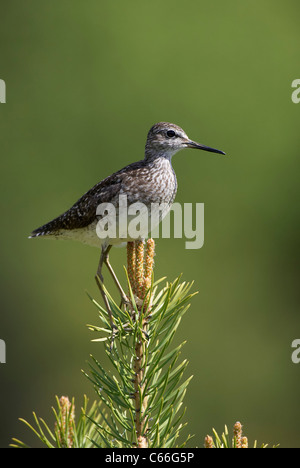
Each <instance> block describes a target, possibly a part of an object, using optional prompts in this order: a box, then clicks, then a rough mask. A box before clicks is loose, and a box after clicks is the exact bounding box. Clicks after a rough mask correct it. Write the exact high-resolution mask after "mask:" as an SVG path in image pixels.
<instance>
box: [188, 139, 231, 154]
mask: <svg viewBox="0 0 300 468" xmlns="http://www.w3.org/2000/svg"><path fill="white" fill-rule="evenodd" d="M186 148H194V149H200V150H204V151H210V152H211V153H218V154H226V153H224V151H221V150H217V149H214V148H210V147H209V146H205V145H200V144H199V143H196V142H195V141H192V140H188V141H187V142H186Z"/></svg>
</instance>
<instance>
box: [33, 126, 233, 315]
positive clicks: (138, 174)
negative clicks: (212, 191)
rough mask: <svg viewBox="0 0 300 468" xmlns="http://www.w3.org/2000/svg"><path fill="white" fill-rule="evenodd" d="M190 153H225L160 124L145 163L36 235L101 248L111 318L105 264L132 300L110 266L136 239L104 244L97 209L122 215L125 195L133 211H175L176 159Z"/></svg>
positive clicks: (122, 172)
mask: <svg viewBox="0 0 300 468" xmlns="http://www.w3.org/2000/svg"><path fill="white" fill-rule="evenodd" d="M184 148H194V149H200V150H205V151H210V152H213V153H219V154H225V153H224V152H223V151H220V150H216V149H214V148H210V147H208V146H204V145H201V144H199V143H196V142H195V141H192V140H190V139H189V137H188V136H187V134H186V133H185V132H184V131H183V130H182V128H180V127H178V126H177V125H174V124H172V123H167V122H160V123H157V124H155V125H153V127H152V128H151V129H150V131H149V133H148V136H147V141H146V147H145V157H144V159H142V160H141V161H138V162H135V163H132V164H130V165H129V166H126V167H124V168H123V169H121V170H119V171H118V172H115V173H114V174H112V175H110V176H109V177H107V178H106V179H104V180H102V181H101V182H99V183H98V184H96V185H95V186H94V187H93V188H92V189H90V190H89V191H88V192H87V193H86V194H85V195H83V196H82V197H81V198H80V199H79V200H78V201H77V202H76V203H75V204H74V205H73V206H72V207H71V208H70V209H69V210H68V211H66V212H65V213H63V214H62V215H60V216H58V217H57V218H55V219H54V220H53V221H50V222H49V223H47V224H45V225H43V226H41V227H39V228H38V229H35V230H34V231H33V232H32V233H31V236H30V238H33V237H46V238H47V237H48V238H52V239H53V238H54V239H73V240H78V241H80V242H82V243H84V244H88V245H91V246H95V247H99V248H101V257H100V262H99V266H98V270H97V276H96V279H97V278H100V282H99V281H97V282H98V286H99V287H100V290H101V293H102V296H103V299H104V302H105V305H106V307H107V309H108V312H109V313H110V318H111V319H112V317H111V311H110V306H109V304H108V300H107V298H106V295H105V293H104V291H103V288H102V283H103V277H102V267H103V264H105V265H106V266H107V268H108V270H109V271H110V273H111V275H112V277H113V279H114V281H115V283H116V285H117V287H118V289H119V291H120V293H121V296H122V299H123V300H124V301H126V299H127V298H126V295H125V293H124V291H123V289H122V287H121V285H120V283H119V281H118V279H117V277H116V275H115V273H114V271H113V269H112V267H111V265H110V263H109V251H110V249H111V247H112V246H113V245H117V244H122V243H124V242H128V241H132V240H136V239H132V238H127V239H124V238H121V239H120V238H114V239H105V240H103V239H100V238H99V237H98V236H97V233H96V226H97V222H98V216H97V213H96V211H97V207H98V206H99V205H100V204H102V203H112V204H113V205H114V206H115V207H116V210H117V211H118V203H119V196H120V195H121V194H122V195H126V196H127V201H128V206H130V205H131V204H133V203H136V202H140V203H143V204H144V205H146V206H147V207H150V206H151V204H152V203H154V204H157V203H158V204H162V203H163V204H165V205H166V206H167V207H169V208H168V210H167V211H169V210H170V209H171V206H172V203H173V201H174V199H175V195H176V192H177V180H176V175H175V172H174V169H173V167H172V164H171V159H172V156H173V155H174V154H175V153H177V152H178V151H180V150H182V149H184ZM165 214H167V213H164V215H165Z"/></svg>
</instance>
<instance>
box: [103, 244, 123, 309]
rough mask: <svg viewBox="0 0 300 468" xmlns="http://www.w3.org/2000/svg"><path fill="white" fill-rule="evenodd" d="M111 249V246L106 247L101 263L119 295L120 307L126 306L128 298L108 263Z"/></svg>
mask: <svg viewBox="0 0 300 468" xmlns="http://www.w3.org/2000/svg"><path fill="white" fill-rule="evenodd" d="M111 248H112V246H111V245H110V246H108V248H107V249H106V250H105V252H104V259H103V262H104V263H105V265H106V266H107V269H108V271H109V272H110V274H111V276H112V278H113V280H114V282H115V284H116V286H117V288H118V290H119V292H120V294H121V301H122V302H121V305H122V304H128V302H129V300H128V297H127V296H126V294H125V292H124V290H123V288H122V286H121V284H120V282H119V280H118V278H117V275H116V274H115V272H114V270H113V268H112V266H111V264H110V263H109V252H110V249H111Z"/></svg>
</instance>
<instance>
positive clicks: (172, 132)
mask: <svg viewBox="0 0 300 468" xmlns="http://www.w3.org/2000/svg"><path fill="white" fill-rule="evenodd" d="M175 135H176V133H175V132H174V130H168V131H167V137H168V138H174V136H175Z"/></svg>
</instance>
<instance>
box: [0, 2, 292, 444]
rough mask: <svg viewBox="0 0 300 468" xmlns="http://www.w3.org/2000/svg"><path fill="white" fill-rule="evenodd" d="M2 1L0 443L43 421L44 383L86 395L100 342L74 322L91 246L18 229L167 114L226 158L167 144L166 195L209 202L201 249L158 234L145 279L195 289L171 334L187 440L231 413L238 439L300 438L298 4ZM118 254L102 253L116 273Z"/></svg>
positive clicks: (48, 215)
mask: <svg viewBox="0 0 300 468" xmlns="http://www.w3.org/2000/svg"><path fill="white" fill-rule="evenodd" d="M0 14H1V23H0V78H1V79H3V80H5V82H6V85H7V103H6V104H2V105H1V106H0V139H1V225H2V227H1V282H0V288H1V317H0V338H1V339H4V340H5V341H6V346H7V364H6V365H0V415H1V425H0V444H1V446H2V447H6V446H8V444H9V442H10V440H11V437H17V438H21V439H24V440H25V441H26V442H28V443H31V444H35V443H36V441H35V439H34V438H33V437H32V436H31V433H30V432H29V431H28V430H27V429H26V428H25V427H23V426H22V424H21V423H20V422H19V421H18V417H24V418H26V419H30V420H31V412H32V410H34V411H36V412H37V413H38V414H39V415H40V416H42V417H43V418H45V419H46V420H49V418H50V421H51V409H50V407H51V406H52V405H53V404H54V403H55V400H54V396H55V395H56V394H57V395H59V396H60V395H68V396H69V397H71V396H75V397H76V401H77V405H78V407H79V406H80V405H81V404H82V395H83V394H84V393H86V394H87V395H88V396H90V397H91V399H92V400H93V399H94V392H93V390H92V388H91V386H90V383H89V382H88V381H87V380H86V379H85V378H84V376H83V375H82V374H81V372H80V370H81V369H82V368H83V369H85V370H87V369H88V364H87V360H88V359H89V354H90V353H93V354H94V355H95V356H96V357H97V358H98V359H100V360H101V359H102V356H103V353H102V348H101V345H99V344H95V343H91V341H90V340H91V339H93V338H94V335H92V334H91V333H90V332H89V330H88V329H87V328H86V326H85V325H86V324H87V323H94V324H96V323H97V311H96V309H95V308H94V307H93V305H92V304H91V303H90V301H89V299H88V297H87V295H86V293H85V291H86V290H87V291H88V292H89V293H90V294H92V295H94V296H95V297H97V298H98V297H99V295H98V292H97V288H96V285H95V283H94V273H95V270H96V268H97V263H98V256H99V252H97V250H96V249H92V248H90V247H86V246H83V245H80V244H76V243H72V242H51V241H46V240H45V241H42V240H28V239H27V236H28V235H29V233H30V232H31V230H32V229H34V228H36V227H38V226H40V225H41V224H43V223H45V222H47V221H49V220H50V219H52V218H54V217H55V216H57V215H58V214H60V213H62V212H63V211H65V210H66V209H68V208H69V207H70V206H71V205H72V204H73V203H74V202H75V201H76V200H77V199H78V198H79V197H80V196H81V195H82V194H83V193H84V192H86V191H87V190H88V189H89V188H90V187H92V186H93V185H94V184H95V183H97V182H98V181H99V180H101V179H103V178H104V177H106V176H108V175H109V174H111V173H112V172H114V171H116V170H118V169H120V168H121V167H123V166H125V165H127V164H129V163H130V162H133V161H135V160H138V159H141V158H142V157H143V150H144V144H145V139H146V134H147V132H148V130H149V128H150V127H151V125H152V124H154V123H155V122H157V121H170V122H174V123H176V124H178V125H180V126H182V127H183V128H184V129H185V131H186V132H187V133H188V135H189V136H190V138H192V139H194V140H197V141H199V142H201V143H203V144H206V145H209V146H213V147H215V148H219V149H222V150H224V151H226V153H227V155H228V157H224V156H220V155H216V154H211V153H204V152H196V151H189V150H185V151H182V152H181V153H179V154H178V155H176V156H175V157H174V159H173V165H174V168H175V171H176V173H177V176H178V183H179V189H178V194H177V198H176V201H177V202H181V203H184V202H186V203H187V202H190V203H191V202H193V203H196V202H198V203H200V202H203V203H205V245H204V247H203V248H202V249H200V250H196V251H195V250H185V248H184V240H177V239H176V240H168V239H161V240H159V241H158V244H157V255H156V267H155V275H156V278H159V277H161V276H167V277H168V279H169V280H172V279H174V278H175V277H177V276H178V274H180V273H181V272H182V273H183V277H184V279H185V280H187V281H191V280H195V286H194V290H198V291H199V294H198V295H197V296H196V297H195V298H194V299H193V301H192V307H191V308H190V310H189V312H188V313H187V315H186V316H185V317H184V320H183V323H182V325H181V328H180V330H179V332H178V336H177V340H178V341H183V340H187V344H186V346H185V348H184V351H183V353H182V355H183V357H184V358H187V359H188V360H189V362H190V364H189V367H188V372H189V374H193V375H194V378H193V380H192V382H191V384H190V386H189V391H188V394H187V397H186V405H187V408H188V409H187V415H186V420H187V421H188V422H189V426H188V431H189V432H190V433H193V434H195V437H194V439H193V440H192V441H191V443H190V444H191V445H192V446H200V447H201V446H203V441H204V437H205V435H206V434H207V433H211V432H212V430H211V428H212V427H215V428H216V429H217V430H218V431H219V432H221V431H222V430H223V428H224V424H227V425H228V426H229V427H232V425H233V424H234V423H235V421H237V420H240V421H241V422H242V423H243V424H244V427H245V433H246V435H248V437H249V439H250V443H253V441H254V439H258V442H259V443H262V442H266V443H270V444H275V443H280V444H281V446H282V447H292V446H295V447H300V427H299V418H300V407H299V390H300V365H298V366H297V365H296V364H293V363H292V361H291V353H292V348H291V343H292V341H293V340H294V339H296V338H300V328H299V307H298V304H299V276H298V271H299V270H298V269H299V266H298V264H297V263H298V259H299V255H298V254H299V247H298V246H299V169H300V164H299V159H300V141H299V117H300V104H299V105H297V104H294V103H293V102H292V100H291V95H292V91H293V90H292V88H291V83H292V81H293V80H294V79H297V78H300V70H299V65H300V63H299V52H300V48H299V39H300V32H299V15H300V4H299V1H298V0H285V1H279V0H276V1H275V0H259V1H258V0H254V1H251V2H250V1H243V2H242V1H238V0H227V1H226V2H225V1H223V0H213V1H208V0H206V1H202V0H187V1H185V2H179V1H175V0H172V1H171V0H164V1H162V0H160V1H158V0H152V1H144V2H141V1H130V0H129V1H126V2H125V1H120V0H117V1H99V0H98V1H96V0H86V1H78V0H76V1H75V0H59V1H58V0H56V1H52V2H47V1H40V0H39V1H38V0H27V1H21V0H11V1H9V2H8V1H4V0H2V1H1V2H0ZM125 254H126V251H125V249H114V250H113V252H112V255H111V261H112V264H113V265H114V267H115V269H116V272H117V273H118V275H119V276H120V278H122V280H123V281H124V274H123V267H122V265H123V264H124V263H125V259H126V257H125ZM109 284H110V283H109ZM186 376H187V377H188V375H186ZM50 424H51V422H50Z"/></svg>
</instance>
